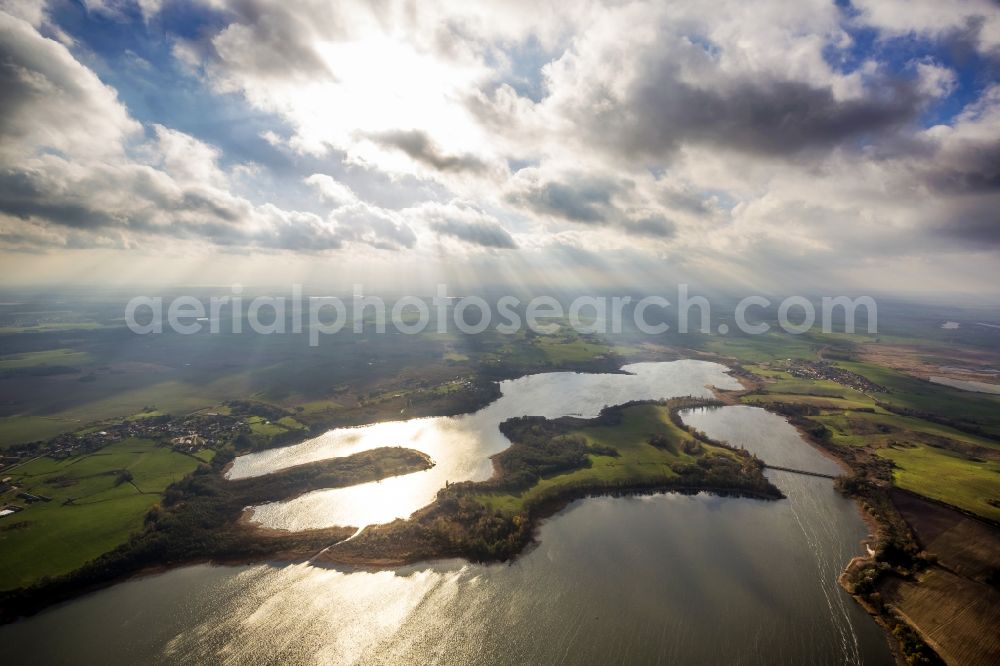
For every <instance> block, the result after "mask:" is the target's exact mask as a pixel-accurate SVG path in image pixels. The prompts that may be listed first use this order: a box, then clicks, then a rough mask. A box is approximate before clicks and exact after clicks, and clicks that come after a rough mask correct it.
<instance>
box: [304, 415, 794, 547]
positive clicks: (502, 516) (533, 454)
mask: <svg viewBox="0 0 1000 666" xmlns="http://www.w3.org/2000/svg"><path fill="white" fill-rule="evenodd" d="M720 404H721V403H719V402H718V401H715V400H704V399H698V398H690V397H686V398H675V399H672V400H666V401H642V402H632V403H626V404H623V405H618V406H615V407H606V408H604V409H603V410H602V411H601V413H600V415H599V416H597V417H596V418H592V419H582V418H576V417H563V418H559V419H544V418H541V417H536V416H526V417H520V418H514V419H510V420H508V421H505V422H504V423H502V424H501V425H500V429H501V431H502V432H503V433H504V435H506V436H507V438H508V439H509V440H510V441H511V446H510V448H508V449H506V450H504V451H502V452H501V453H498V454H497V455H495V456H494V457H493V463H494V474H493V477H492V478H491V479H489V480H487V481H483V482H478V483H477V482H471V481H469V482H461V483H452V484H449V485H448V486H447V487H446V488H443V489H442V490H441V491H439V492H438V496H437V499H436V501H435V502H434V503H432V504H431V505H430V506H428V507H425V508H424V509H421V510H420V511H417V512H416V513H415V514H413V515H412V516H411V517H410V518H409V519H407V520H396V521H394V522H392V523H388V524H386V525H377V526H373V527H369V528H368V529H366V530H365V531H363V532H362V533H361V534H360V535H358V536H357V537H356V538H354V539H351V540H349V541H344V542H341V543H338V544H336V545H334V546H333V547H331V548H329V549H327V550H326V551H324V552H323V553H322V554H321V555H320V556H319V558H318V559H319V560H321V561H326V562H329V563H334V564H352V565H377V566H394V565H401V564H407V563H412V562H416V561H420V560H427V559H433V558H441V557H464V558H467V559H470V560H473V561H480V562H488V561H502V560H507V559H510V558H512V557H514V556H516V555H517V554H518V553H519V552H520V551H521V550H523V549H524V547H525V546H527V545H528V544H529V543H530V541H531V540H532V537H533V534H534V529H535V527H536V525H537V523H538V521H539V520H540V519H542V518H545V517H546V516H550V515H552V514H553V513H555V512H557V511H558V510H560V509H561V508H563V507H564V506H566V505H567V504H568V503H569V502H571V501H573V500H576V499H580V498H583V497H590V496H595V495H607V494H612V495H619V494H638V493H657V492H666V491H674V492H686V493H693V492H701V491H709V492H713V493H717V494H723V495H739V496H748V497H756V498H760V499H780V498H782V497H783V495H782V494H781V491H780V490H778V489H777V488H776V487H775V486H774V485H772V484H771V483H770V482H769V481H768V480H767V478H766V477H765V476H764V474H763V469H764V466H763V463H762V462H761V461H760V460H758V459H757V458H756V457H755V456H753V455H751V454H750V453H748V452H747V451H744V450H741V449H735V448H733V447H730V446H729V445H727V444H725V443H723V442H717V441H714V440H711V439H709V438H708V437H706V436H705V435H704V434H702V433H700V432H698V431H696V430H694V429H691V428H688V427H687V426H686V425H684V423H683V421H682V420H681V417H680V412H681V411H682V410H684V409H691V408H695V407H705V406H715V405H720Z"/></svg>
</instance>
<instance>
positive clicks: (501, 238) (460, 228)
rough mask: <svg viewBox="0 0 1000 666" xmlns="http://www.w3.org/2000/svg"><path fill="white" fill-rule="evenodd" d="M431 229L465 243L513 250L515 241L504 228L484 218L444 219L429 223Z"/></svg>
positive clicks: (515, 246) (515, 244)
mask: <svg viewBox="0 0 1000 666" xmlns="http://www.w3.org/2000/svg"><path fill="white" fill-rule="evenodd" d="M430 227H431V229H433V230H434V231H436V232H438V233H439V234H444V235H446V236H451V237H453V238H457V239H459V240H462V241H465V242H466V243H472V244H473V245H479V246H481V247H490V248H496V249H504V250H513V249H516V248H517V243H516V242H515V241H514V239H513V237H511V235H510V233H508V232H507V230H506V229H504V228H503V227H501V226H500V225H499V224H497V223H495V222H489V221H486V220H477V221H465V220H456V219H444V220H438V221H434V222H431V223H430Z"/></svg>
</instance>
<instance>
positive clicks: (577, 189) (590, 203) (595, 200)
mask: <svg viewBox="0 0 1000 666" xmlns="http://www.w3.org/2000/svg"><path fill="white" fill-rule="evenodd" d="M621 190H622V186H620V185H619V184H617V183H615V182H613V181H611V180H605V179H601V178H587V177H581V178H576V179H573V180H572V182H568V183H561V182H557V181H549V182H546V183H538V184H533V185H530V186H528V187H527V188H525V189H523V190H521V191H518V192H514V193H512V194H510V195H508V197H507V198H508V200H509V201H511V202H512V203H516V204H518V205H520V206H523V207H525V208H528V209H530V210H532V211H534V212H536V213H540V214H543V215H552V216H555V217H561V218H563V219H564V220H569V221H570V222H579V223H581V224H594V225H597V224H604V223H606V222H609V221H610V220H611V218H613V217H614V215H615V211H614V206H613V205H612V201H611V200H612V198H613V197H614V195H615V194H617V193H618V192H620V191H621Z"/></svg>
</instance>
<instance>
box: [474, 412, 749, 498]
mask: <svg viewBox="0 0 1000 666" xmlns="http://www.w3.org/2000/svg"><path fill="white" fill-rule="evenodd" d="M622 411H623V414H622V415H623V421H622V423H621V424H618V425H614V426H594V427H586V428H581V429H579V430H572V431H569V432H567V433H566V435H567V436H570V437H572V436H576V435H581V436H583V437H584V439H586V441H587V442H588V444H590V445H592V446H602V447H610V448H613V449H615V450H616V451H618V454H619V455H618V456H617V457H613V456H604V455H590V456H589V457H590V461H591V466H590V467H585V468H583V469H577V470H573V471H571V472H567V473H565V474H559V475H557V476H552V477H548V478H543V479H540V480H539V481H538V483H536V484H535V485H534V486H532V487H531V488H529V489H527V490H525V491H523V492H520V493H517V494H510V493H483V494H479V495H476V499H478V500H480V501H481V502H482V503H483V504H485V505H487V506H489V507H490V508H491V509H494V510H500V511H503V512H505V513H509V514H515V513H519V512H521V511H523V510H524V507H525V505H526V504H530V503H532V502H534V501H537V500H539V499H541V498H542V497H544V496H546V495H548V494H550V493H552V492H553V491H555V490H561V489H565V488H573V487H587V486H595V485H600V484H613V483H616V482H622V483H645V482H659V481H669V480H670V479H676V478H677V476H678V474H677V473H676V472H675V471H674V470H673V469H672V468H671V465H672V464H674V463H678V462H695V461H696V460H697V456H694V455H689V454H687V453H684V450H683V445H684V443H685V442H695V439H694V437H693V436H692V435H690V434H689V433H688V432H686V431H684V430H682V429H680V428H678V427H677V426H676V425H674V423H673V422H672V421H671V420H670V416H669V408H668V407H666V406H665V405H659V404H641V405H635V406H632V407H628V408H626V409H624V410H622ZM653 434H661V435H663V436H665V437H666V438H667V440H668V441H669V443H670V444H669V447H668V448H657V447H654V446H652V445H651V444H650V443H649V439H650V436H651V435H653ZM699 448H700V450H701V451H702V452H701V453H699V454H698V455H699V456H701V455H709V456H711V455H722V456H729V457H733V458H735V454H733V452H732V451H729V450H728V449H724V448H721V447H716V446H711V445H707V444H700V445H699Z"/></svg>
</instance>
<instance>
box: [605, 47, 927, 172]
mask: <svg viewBox="0 0 1000 666" xmlns="http://www.w3.org/2000/svg"><path fill="white" fill-rule="evenodd" d="M625 106H626V107H627V112H623V111H624V110H623V109H615V111H614V112H608V113H607V114H602V115H601V116H599V117H597V118H595V121H597V123H598V126H600V127H601V128H602V129H603V132H604V133H605V134H604V136H608V137H611V138H613V139H615V140H616V141H617V142H618V143H617V148H618V149H619V150H622V151H624V152H627V153H630V154H635V153H638V154H642V155H647V156H664V155H669V154H671V153H673V152H674V151H675V150H676V149H677V148H678V147H679V146H680V145H682V144H683V143H685V142H692V143H704V144H711V145H718V146H720V147H727V148H732V149H736V150H740V151H743V152H747V153H754V154H761V155H770V156H792V155H795V154H796V153H800V152H802V151H805V150H809V149H828V148H831V147H834V146H837V145H840V144H842V143H844V142H846V141H850V140H853V139H855V138H858V137H862V136H865V135H867V134H871V133H877V132H884V131H887V130H890V129H892V128H896V127H901V126H902V125H904V124H905V123H907V122H909V121H910V120H912V119H913V118H914V117H915V115H916V114H917V112H918V111H919V110H920V107H921V98H920V96H919V95H917V93H916V91H915V89H914V87H913V86H912V85H910V84H909V83H905V82H901V81H886V82H885V83H884V85H883V86H880V87H879V90H878V92H875V93H873V94H870V95H868V96H865V97H862V98H859V99H849V100H838V99H836V98H835V97H834V95H833V92H832V91H831V90H830V89H829V88H823V87H816V86H813V85H810V84H808V83H805V82H801V81H787V80H771V81H769V80H762V81H752V80H743V81H739V82H737V83H735V84H731V85H717V86H714V87H712V88H699V87H695V86H694V85H692V84H690V83H687V82H686V81H682V80H680V79H679V78H678V76H677V72H676V71H675V70H674V68H673V67H672V66H671V65H669V64H663V63H661V64H659V65H658V66H656V67H651V68H650V69H649V70H648V71H647V72H646V75H645V76H643V77H640V79H639V82H638V83H637V84H636V86H635V87H634V88H633V90H632V91H631V93H630V96H629V98H628V100H627V102H626V104H625ZM595 129H596V128H595Z"/></svg>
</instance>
